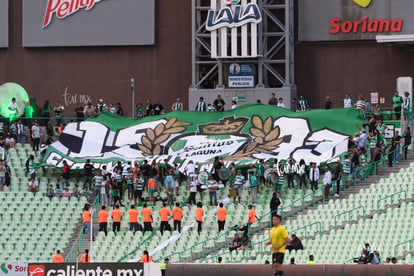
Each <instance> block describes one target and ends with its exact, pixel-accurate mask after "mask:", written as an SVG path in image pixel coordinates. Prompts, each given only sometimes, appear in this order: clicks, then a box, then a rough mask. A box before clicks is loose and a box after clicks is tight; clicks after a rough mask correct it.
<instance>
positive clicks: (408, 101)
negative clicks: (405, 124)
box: [403, 91, 411, 121]
mask: <svg viewBox="0 0 414 276" xmlns="http://www.w3.org/2000/svg"><path fill="white" fill-rule="evenodd" d="M404 96H405V99H404V106H403V108H404V120H406V121H408V116H409V115H408V114H410V107H411V99H410V97H409V96H410V93H408V91H405V92H404Z"/></svg>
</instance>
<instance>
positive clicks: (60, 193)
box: [55, 184, 63, 198]
mask: <svg viewBox="0 0 414 276" xmlns="http://www.w3.org/2000/svg"><path fill="white" fill-rule="evenodd" d="M55 196H56V197H57V198H62V197H63V190H62V189H61V188H60V185H59V184H56V189H55Z"/></svg>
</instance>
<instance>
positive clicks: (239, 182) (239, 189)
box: [233, 170, 246, 204]
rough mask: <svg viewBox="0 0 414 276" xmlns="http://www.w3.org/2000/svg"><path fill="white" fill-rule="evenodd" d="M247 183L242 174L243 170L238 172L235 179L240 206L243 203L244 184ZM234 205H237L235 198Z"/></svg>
mask: <svg viewBox="0 0 414 276" xmlns="http://www.w3.org/2000/svg"><path fill="white" fill-rule="evenodd" d="M245 182H246V180H245V178H244V176H243V175H242V173H241V170H237V174H236V177H235V179H234V188H235V189H236V190H237V196H238V199H239V204H240V201H241V196H242V193H243V189H244V183H245ZM233 204H236V198H235V197H234V198H233Z"/></svg>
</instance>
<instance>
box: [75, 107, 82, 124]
mask: <svg viewBox="0 0 414 276" xmlns="http://www.w3.org/2000/svg"><path fill="white" fill-rule="evenodd" d="M83 109H84V108H83V107H82V106H81V105H78V106H77V107H76V108H75V112H74V113H75V115H76V121H77V122H82V121H83V118H84V114H83Z"/></svg>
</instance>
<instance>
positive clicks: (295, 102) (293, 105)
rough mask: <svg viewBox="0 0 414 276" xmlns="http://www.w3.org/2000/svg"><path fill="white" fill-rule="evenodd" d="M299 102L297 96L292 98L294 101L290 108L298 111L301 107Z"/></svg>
mask: <svg viewBox="0 0 414 276" xmlns="http://www.w3.org/2000/svg"><path fill="white" fill-rule="evenodd" d="M298 107H299V106H298V102H297V100H296V98H293V99H292V102H291V103H290V110H292V111H294V112H298V111H299V108H298Z"/></svg>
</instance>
